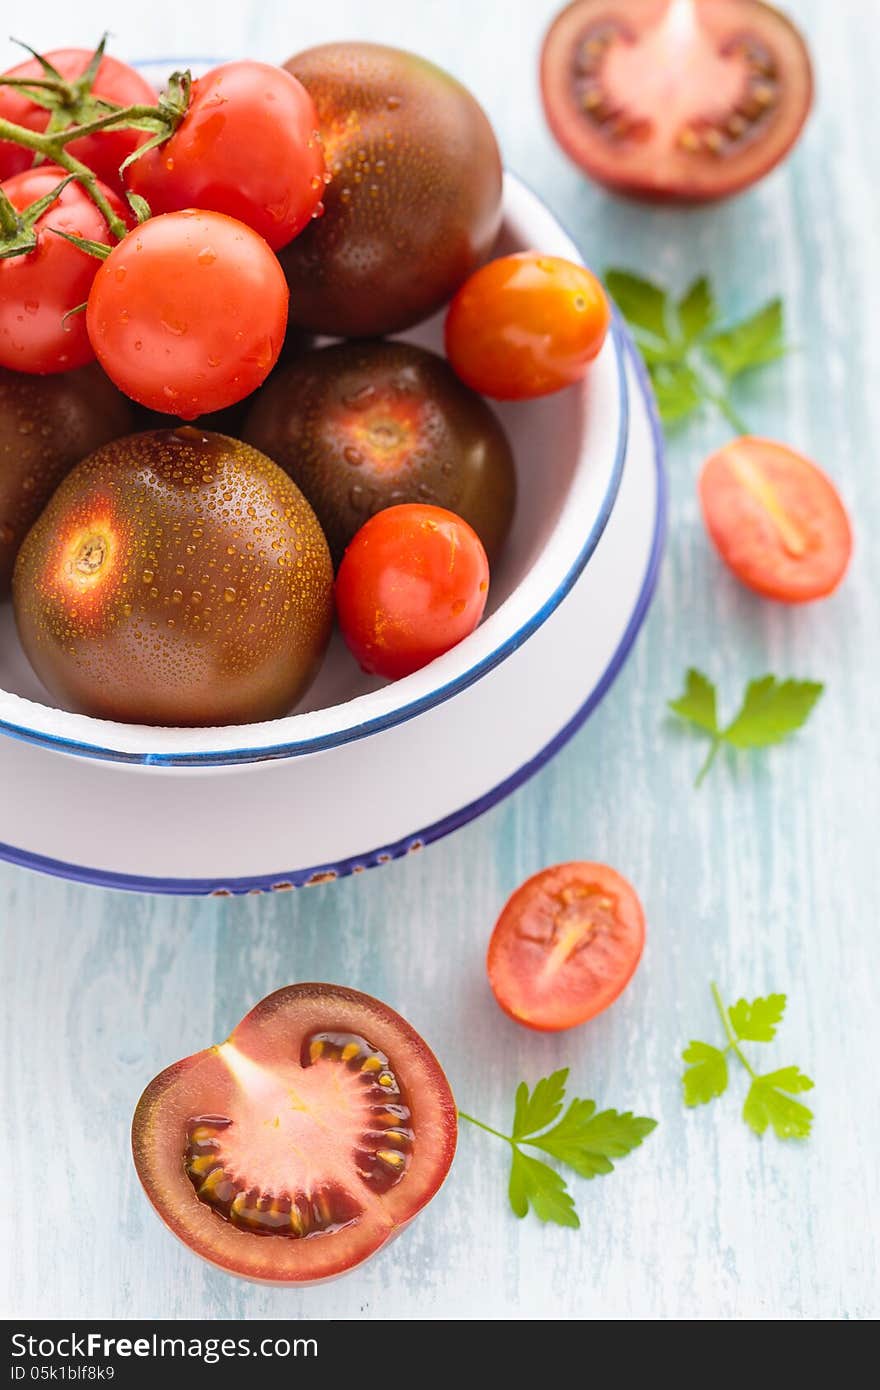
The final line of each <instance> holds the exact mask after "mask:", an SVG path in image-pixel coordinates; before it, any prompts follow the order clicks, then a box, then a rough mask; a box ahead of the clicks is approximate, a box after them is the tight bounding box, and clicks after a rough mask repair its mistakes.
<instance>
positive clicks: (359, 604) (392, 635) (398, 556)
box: [336, 503, 489, 680]
mask: <svg viewBox="0 0 880 1390" xmlns="http://www.w3.org/2000/svg"><path fill="white" fill-rule="evenodd" d="M488 593H489V562H488V560H487V558H486V552H485V550H484V548H483V543H482V541H481V540H480V538H479V536H478V535H477V533H476V531H474V530H473V528H472V527H471V526H469V525H468V524H467V522H466V521H463V520H462V519H461V517H460V516H456V515H455V513H454V512H448V511H446V510H445V508H443V507H430V506H422V505H420V504H419V503H402V504H401V505H400V506H397V507H388V508H386V510H385V511H381V512H377V513H376V515H375V516H373V517H371V518H370V520H369V521H368V522H366V523H365V525H363V526H362V527H361V529H360V530H359V531H358V533H357V535H356V536H355V538H354V540H353V541H352V542H351V544H350V545H349V547H348V549H347V550H346V552H345V555H344V556H343V559H342V564H341V565H340V566H339V574H338V575H337V578H336V612H337V616H338V618H339V625H340V627H341V628H342V635H343V637H344V638H345V640H346V642H347V644H348V646H349V648H350V649H351V651H352V652H353V653H354V655H355V656H356V657H357V659H358V661H359V662H360V664H361V666H362V667H363V669H364V670H365V671H369V672H371V673H372V674H374V675H379V676H387V677H388V678H389V679H390V680H399V679H400V677H401V676H408V675H410V674H411V673H412V672H413V671H418V670H420V669H421V667H423V666H427V665H428V663H429V662H430V661H433V660H434V659H435V658H436V657H438V656H442V655H443V653H444V652H448V651H449V650H450V648H452V647H454V646H456V644H457V643H458V642H461V641H462V640H463V639H464V638H465V637H468V636H469V635H470V633H472V632H473V630H474V628H475V627H476V626H477V624H478V623H479V621H480V619H481V618H482V616H483V610H484V609H485V607H486V599H487V597H488Z"/></svg>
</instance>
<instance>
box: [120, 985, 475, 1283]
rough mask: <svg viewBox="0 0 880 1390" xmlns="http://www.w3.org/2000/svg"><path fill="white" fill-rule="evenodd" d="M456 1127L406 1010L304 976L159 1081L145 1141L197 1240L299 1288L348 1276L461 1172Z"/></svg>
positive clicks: (159, 1194) (150, 1097) (143, 1105)
mask: <svg viewBox="0 0 880 1390" xmlns="http://www.w3.org/2000/svg"><path fill="white" fill-rule="evenodd" d="M456 1133H457V1116H456V1109H455V1101H454V1100H453V1098H452V1092H451V1091H450V1089H449V1085H448V1082H447V1081H446V1078H445V1076H444V1075H443V1072H442V1071H441V1069H440V1066H439V1064H438V1062H437V1059H436V1058H435V1057H434V1054H433V1053H432V1052H431V1051H430V1049H429V1048H428V1046H427V1045H426V1043H425V1042H423V1040H422V1039H421V1038H420V1037H419V1035H418V1033H416V1032H415V1030H414V1029H413V1028H411V1027H410V1025H409V1024H408V1023H406V1022H405V1020H404V1019H402V1018H401V1017H400V1015H399V1014H396V1013H395V1012H394V1011H393V1009H389V1008H388V1007H387V1005H385V1004H380V1003H379V1002H378V1000H376V999H371V998H370V997H369V995H366V994H359V993H358V992H357V991H356V990H351V989H343V988H340V987H339V986H337V985H322V984H301V985H290V986H289V987H288V988H286V989H280V990H277V991H276V993H274V994H270V995H269V996H268V998H266V999H264V1000H263V1001H262V1003H260V1004H258V1005H257V1006H256V1008H254V1009H252V1010H251V1012H250V1013H249V1014H248V1015H247V1017H246V1018H245V1019H244V1020H243V1021H242V1022H241V1023H240V1024H239V1025H238V1027H237V1028H236V1029H235V1030H234V1032H233V1033H232V1034H231V1036H230V1037H229V1038H227V1040H226V1042H224V1043H221V1044H220V1045H219V1046H218V1047H211V1048H207V1049H206V1050H205V1051H204V1052H197V1053H196V1054H195V1055H194V1056H193V1057H188V1058H186V1060H185V1061H182V1062H176V1063H175V1064H174V1065H173V1066H171V1067H169V1068H168V1069H167V1070H166V1071H163V1072H162V1073H161V1075H159V1076H157V1077H156V1079H155V1080H154V1081H151V1082H150V1085H149V1086H148V1087H147V1089H146V1091H145V1092H144V1094H143V1095H142V1096H141V1099H140V1101H139V1103H138V1107H137V1110H136V1111H135V1116H134V1124H133V1127H132V1146H133V1151H134V1161H135V1167H136V1169H137V1172H138V1177H139V1178H140V1180H141V1182H142V1184H143V1186H144V1189H145V1191H146V1193H147V1196H148V1197H149V1199H150V1201H151V1202H152V1203H153V1206H154V1207H155V1208H156V1210H157V1212H158V1213H159V1215H160V1216H161V1218H162V1220H163V1221H164V1222H165V1224H166V1225H167V1226H168V1227H169V1228H170V1229H171V1230H172V1231H173V1232H174V1234H175V1235H177V1236H179V1237H180V1239H181V1240H182V1241H183V1242H184V1243H185V1244H186V1245H188V1246H189V1247H190V1249H191V1250H194V1251H195V1253H196V1254H197V1255H201V1256H202V1257H203V1258H204V1259H206V1260H209V1261H210V1262H211V1263H212V1264H215V1265H218V1266H219V1267H220V1268H221V1269H225V1270H228V1271H229V1272H230V1273H232V1274H238V1275H242V1276H243V1277H245V1278H248V1279H254V1280H259V1281H264V1282H270V1283H283V1284H288V1283H311V1282H314V1281H316V1280H319V1279H327V1278H330V1277H331V1276H333V1275H337V1274H342V1273H344V1272H345V1271H346V1270H349V1269H352V1268H354V1266H355V1265H358V1264H360V1263H361V1262H362V1261H363V1260H365V1259H367V1258H368V1256H370V1255H372V1254H374V1253H375V1252H376V1251H377V1250H378V1249H379V1248H380V1247H381V1246H382V1245H384V1244H385V1242H386V1241H388V1240H390V1239H391V1237H392V1236H394V1235H396V1234H397V1233H398V1232H399V1231H400V1230H401V1229H402V1228H403V1227H404V1226H405V1225H406V1224H407V1223H408V1222H409V1221H411V1220H412V1218H413V1217H414V1216H415V1215H416V1214H417V1213H418V1212H419V1211H421V1209H422V1207H424V1206H425V1204H426V1203H427V1202H429V1201H430V1200H431V1198H432V1197H433V1196H434V1194H435V1193H436V1191H437V1189H438V1188H439V1187H440V1185H441V1183H442V1182H443V1179H444V1178H445V1177H446V1174H447V1172H448V1171H449V1167H450V1164H451V1163H452V1158H453V1154H454V1152H455V1142H456Z"/></svg>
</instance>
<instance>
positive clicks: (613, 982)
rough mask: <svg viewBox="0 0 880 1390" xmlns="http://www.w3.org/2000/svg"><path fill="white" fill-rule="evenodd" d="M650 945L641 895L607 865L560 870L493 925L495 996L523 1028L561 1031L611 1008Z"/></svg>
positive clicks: (525, 892) (537, 880)
mask: <svg viewBox="0 0 880 1390" xmlns="http://www.w3.org/2000/svg"><path fill="white" fill-rule="evenodd" d="M644 944H645V916H644V913H643V911H642V905H641V903H640V902H639V899H638V897H637V896H636V893H635V890H634V889H633V888H632V887H631V885H630V884H629V883H627V881H626V879H625V878H621V876H620V874H618V873H616V872H615V870H614V869H610V868H609V867H608V866H607V864H590V863H572V864H557V865H555V866H554V867H553V868H550V869H542V870H541V872H540V873H539V874H535V875H534V877H533V878H530V879H527V880H526V882H525V883H524V884H523V885H522V886H521V887H520V888H517V890H516V892H515V893H514V894H513V897H512V898H510V900H509V901H508V902H507V904H506V905H505V907H504V910H503V911H502V913H501V916H500V917H499V918H498V921H497V922H496V924H495V930H494V931H493V933H492V939H491V941H490V942H489V955H488V959H487V963H486V964H487V969H488V972H489V984H490V985H491V986H492V993H493V994H494V995H495V998H496V999H497V1000H498V1003H499V1004H500V1005H501V1007H502V1009H503V1010H504V1012H505V1013H506V1014H509V1015H510V1017H511V1018H513V1019H516V1021H517V1023H524V1024H525V1025H526V1027H528V1028H537V1029H539V1030H541V1031H544V1032H556V1031H558V1030H559V1029H562V1028H573V1027H575V1025H576V1024H578V1023H586V1021H587V1019H588V1018H593V1017H594V1016H595V1015H596V1014H599V1013H601V1012H602V1010H603V1009H607V1008H608V1005H609V1004H612V1003H613V1002H614V1000H615V999H616V998H617V996H618V994H620V992H621V990H622V989H623V988H624V987H625V985H626V984H627V983H628V982H629V980H630V978H631V977H632V975H633V972H634V971H635V968H636V966H637V965H638V963H639V958H640V957H641V954H642V948H643V946H644Z"/></svg>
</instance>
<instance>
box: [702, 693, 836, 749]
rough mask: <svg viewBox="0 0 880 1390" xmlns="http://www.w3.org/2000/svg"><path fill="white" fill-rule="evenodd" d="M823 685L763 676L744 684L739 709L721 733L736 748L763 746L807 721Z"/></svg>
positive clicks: (779, 739) (777, 740) (784, 736)
mask: <svg viewBox="0 0 880 1390" xmlns="http://www.w3.org/2000/svg"><path fill="white" fill-rule="evenodd" d="M823 689H824V687H823V686H822V685H821V684H820V683H819V682H818V681H793V680H787V681H778V680H777V679H776V677H775V676H763V677H762V678H761V679H760V680H756V681H750V682H749V684H748V686H747V687H746V693H745V698H744V699H743V702H742V708H741V709H740V711H739V713H738V714H737V716H736V718H735V719H734V720H733V722H732V723H731V724H728V726H727V728H726V729H725V730H724V733H723V734H722V738H724V739H725V741H726V742H727V743H732V744H733V746H734V747H735V748H765V747H766V746H767V745H768V744H770V743H779V742H780V741H781V740H782V739H784V738H787V737H788V735H789V734H793V733H794V732H795V730H796V729H799V728H800V727H801V725H802V724H804V723H806V721H807V719H808V718H809V717H810V714H811V713H812V710H813V706H814V705H815V703H816V701H817V700H818V698H819V696H820V695H821V694H822V691H823Z"/></svg>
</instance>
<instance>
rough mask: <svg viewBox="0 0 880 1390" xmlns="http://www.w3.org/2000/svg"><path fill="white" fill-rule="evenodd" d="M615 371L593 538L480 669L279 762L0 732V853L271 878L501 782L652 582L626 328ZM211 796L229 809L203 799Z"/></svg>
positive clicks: (519, 766) (108, 878) (638, 393)
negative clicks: (620, 428) (162, 757)
mask: <svg viewBox="0 0 880 1390" xmlns="http://www.w3.org/2000/svg"><path fill="white" fill-rule="evenodd" d="M626 372H627V378H628V384H629V397H630V429H629V441H628V446H627V451H626V457H625V464H624V468H623V476H622V480H621V483H620V489H619V492H618V494H617V500H616V503H615V505H614V508H613V511H612V513H611V518H610V520H609V522H608V524H607V526H606V528H605V531H604V533H603V535H602V537H601V540H599V542H598V544H597V546H596V548H595V551H594V552H593V554H592V557H591V558H590V560H589V564H588V565H587V566H586V568H585V569H584V570H583V571H582V573H581V574H580V577H579V578H577V580H576V581H575V582H574V584H573V587H571V588H570V590H569V591H568V593H567V595H566V596H565V597H564V598H563V599H562V601H561V602H560V603H559V605H558V606H557V607H556V609H555V611H554V612H552V613H551V615H550V616H549V617H548V618H547V619H546V621H544V622H543V624H542V625H541V626H540V627H538V629H537V630H536V631H534V632H532V634H531V636H529V638H528V640H527V641H524V642H523V644H522V645H520V646H518V647H517V648H516V650H514V651H513V652H512V654H511V655H509V656H507V658H506V660H504V661H502V662H501V663H500V664H499V665H496V666H495V667H494V668H493V669H491V670H490V671H488V672H487V673H486V674H484V675H483V676H482V678H481V679H480V680H479V681H477V682H476V683H474V684H470V685H468V686H466V687H465V688H463V689H460V690H459V691H458V692H457V693H454V694H452V695H450V696H449V697H448V698H446V699H445V700H444V701H443V702H442V703H439V704H435V705H434V706H433V707H431V708H429V709H426V710H424V711H423V712H421V713H419V714H417V715H416V716H415V717H414V718H409V719H407V720H406V721H405V722H402V723H397V724H396V725H395V726H394V727H392V728H388V729H384V730H381V731H378V732H373V733H370V734H369V735H368V736H367V737H360V738H356V739H355V741H353V742H345V743H342V744H337V745H336V746H334V747H329V748H325V749H323V750H321V751H318V752H309V753H302V754H300V756H297V757H286V758H282V759H281V760H278V761H260V762H257V763H244V764H234V765H225V766H219V767H192V766H186V767H174V766H171V767H169V766H144V765H141V764H128V763H120V762H108V761H99V760H97V759H95V758H84V757H79V756H71V755H69V754H65V753H59V752H57V751H55V750H53V749H50V748H46V747H42V746H39V745H38V744H34V743H31V742H27V741H20V740H17V739H15V738H0V787H2V789H3V794H2V797H0V857H2V858H5V859H7V860H10V861H11V862H13V863H16V864H21V865H24V866H26V867H29V868H32V869H38V870H42V871H43V872H46V873H52V874H58V875H61V876H63V877H67V878H72V879H77V880H80V881H83V882H87V883H97V884H103V885H106V886H109V887H114V888H129V889H133V890H137V891H140V892H156V893H212V892H215V893H216V892H223V893H246V892H254V891H263V890H271V889H282V888H290V887H295V886H299V885H302V884H306V883H309V882H321V881H324V880H325V879H327V878H334V877H338V876H341V875H344V874H348V873H352V872H358V871H360V870H362V869H365V868H369V867H371V866H373V865H375V864H381V863H385V862H387V861H388V860H389V859H393V858H396V857H398V856H400V855H403V854H407V853H410V852H412V851H413V850H415V849H420V848H422V847H423V846H424V845H426V844H428V843H430V842H431V841H432V840H436V839H439V838H440V837H441V836H442V835H445V834H448V833H449V832H450V831H451V830H454V829H456V828H457V827H458V826H461V825H464V824H465V823H466V822H467V821H469V820H472V819H473V818H474V817H475V816H478V815H480V814H481V812H483V811H485V810H487V809H488V808H489V807H490V806H492V805H494V804H495V803H496V802H498V801H500V800H501V799H502V798H503V797H504V796H506V795H508V794H509V793H510V792H511V791H513V790H514V789H515V788H516V787H517V786H519V785H520V784H521V783H522V782H524V781H525V780H526V778H528V777H529V776H531V774H532V773H533V772H535V771H537V769H538V768H539V767H541V766H542V765H543V764H544V763H545V762H547V761H548V759H549V758H551V757H552V756H553V754H554V753H556V752H557V751H558V750H559V748H560V747H561V746H562V745H563V744H564V743H565V742H566V740H567V739H568V738H569V737H571V735H572V734H573V733H574V732H575V730H576V729H577V728H579V727H580V725H581V724H582V723H583V721H584V720H585V719H586V718H587V716H588V715H589V714H590V713H591V711H592V710H593V709H594V708H595V707H596V705H597V704H598V703H599V701H600V700H601V699H602V697H603V696H604V695H605V693H606V692H607V690H608V688H609V686H610V685H611V683H612V681H613V680H614V677H615V676H616V675H617V673H618V671H619V670H620V668H621V666H622V664H623V662H624V660H625V658H626V656H627V654H628V652H629V650H630V648H631V646H632V643H633V641H634V639H635V636H636V633H637V632H638V630H639V627H640V626H641V623H642V621H643V619H644V617H645V613H646V612H647V609H648V605H649V603H650V599H651V595H652V593H653V589H654V584H655V580H656V576H657V570H658V565H659V561H660V555H661V551H662V544H663V535H664V518H665V480H664V473H663V459H662V442H661V434H660V430H659V426H658V425H657V422H656V416H655V414H654V406H653V399H652V397H651V392H650V387H649V386H648V385H647V382H646V379H645V375H644V371H643V369H642V368H641V364H640V363H639V361H638V358H637V356H636V354H635V351H634V349H632V347H631V345H628V360H627V363H626ZM389 769H391V770H392V772H391V773H389ZM221 783H222V785H221ZM221 798H222V805H223V806H224V807H225V808H234V811H233V813H229V812H227V813H224V814H216V813H215V811H216V807H217V806H218V803H220V801H221Z"/></svg>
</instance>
